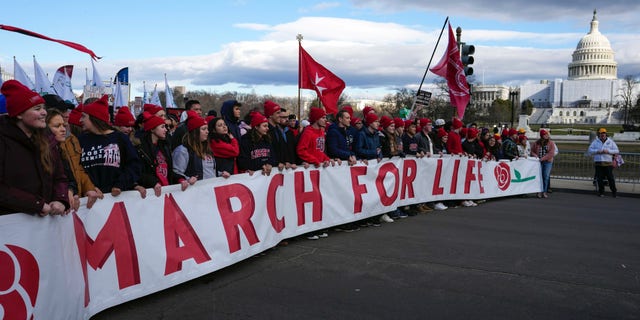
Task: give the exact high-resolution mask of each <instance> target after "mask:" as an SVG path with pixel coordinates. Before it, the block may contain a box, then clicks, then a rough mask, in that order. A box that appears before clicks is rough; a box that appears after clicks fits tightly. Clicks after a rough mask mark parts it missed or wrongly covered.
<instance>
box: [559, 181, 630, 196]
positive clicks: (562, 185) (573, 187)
mask: <svg viewBox="0 0 640 320" xmlns="http://www.w3.org/2000/svg"><path fill="white" fill-rule="evenodd" d="M616 188H617V189H618V194H619V195H621V196H627V197H637V198H640V184H637V183H618V182H616ZM551 189H552V190H553V191H555V190H562V191H567V192H579V193H593V194H595V193H596V187H595V186H594V185H593V182H592V181H589V180H567V179H553V178H552V179H551ZM610 191H611V190H610V189H609V187H608V186H605V187H604V192H605V195H610Z"/></svg>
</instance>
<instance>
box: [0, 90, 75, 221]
mask: <svg viewBox="0 0 640 320" xmlns="http://www.w3.org/2000/svg"><path fill="white" fill-rule="evenodd" d="M0 92H1V93H2V95H4V97H5V98H6V108H7V113H8V115H5V116H1V117H0V215H4V214H11V213H16V212H22V213H27V214H39V215H41V216H46V215H62V214H66V213H67V212H68V210H69V207H70V206H69V198H68V191H67V190H68V189H67V177H66V176H65V174H64V168H63V166H62V161H61V159H60V156H59V154H58V153H56V152H52V150H51V147H50V144H49V141H48V138H47V136H46V134H45V131H44V129H45V128H46V127H47V123H46V121H45V118H46V116H47V110H46V109H45V101H44V99H43V98H42V97H40V95H39V94H38V93H36V92H33V91H31V90H30V89H29V88H27V87H25V86H24V85H23V84H22V83H20V82H19V81H16V80H7V81H6V82H4V83H3V84H2V87H1V88H0Z"/></svg>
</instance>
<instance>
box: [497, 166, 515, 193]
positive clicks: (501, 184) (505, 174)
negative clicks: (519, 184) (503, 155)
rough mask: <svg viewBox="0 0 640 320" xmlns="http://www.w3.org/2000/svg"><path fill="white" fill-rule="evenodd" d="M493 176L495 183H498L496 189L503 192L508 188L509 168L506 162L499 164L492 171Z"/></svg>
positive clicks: (509, 181)
mask: <svg viewBox="0 0 640 320" xmlns="http://www.w3.org/2000/svg"><path fill="white" fill-rule="evenodd" d="M493 174H494V175H495V176H496V181H498V188H500V190H502V191H504V190H507V188H509V184H511V168H509V165H508V164H507V163H506V162H500V163H499V164H498V165H497V166H496V168H495V169H493Z"/></svg>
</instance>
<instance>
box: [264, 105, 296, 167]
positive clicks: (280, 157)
mask: <svg viewBox="0 0 640 320" xmlns="http://www.w3.org/2000/svg"><path fill="white" fill-rule="evenodd" d="M264 116H265V117H267V120H269V135H270V136H271V145H273V151H274V153H275V155H274V156H275V158H276V161H277V162H278V168H279V169H280V170H282V169H284V168H287V169H289V168H292V167H293V169H295V167H296V158H297V155H296V139H295V138H293V137H292V136H291V134H289V135H287V133H286V132H285V128H286V127H287V122H288V118H289V116H288V115H287V114H286V112H283V111H282V108H281V107H280V105H278V104H277V103H275V102H273V101H271V100H266V101H265V102H264Z"/></svg>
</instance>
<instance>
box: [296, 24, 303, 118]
mask: <svg viewBox="0 0 640 320" xmlns="http://www.w3.org/2000/svg"><path fill="white" fill-rule="evenodd" d="M296 39H297V40H298V121H301V120H302V106H300V84H301V83H302V79H301V77H302V73H301V72H300V69H301V67H302V59H300V47H302V34H299V33H298V35H296Z"/></svg>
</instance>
